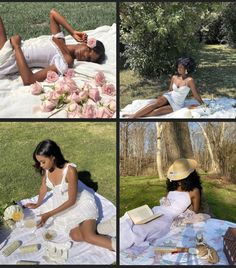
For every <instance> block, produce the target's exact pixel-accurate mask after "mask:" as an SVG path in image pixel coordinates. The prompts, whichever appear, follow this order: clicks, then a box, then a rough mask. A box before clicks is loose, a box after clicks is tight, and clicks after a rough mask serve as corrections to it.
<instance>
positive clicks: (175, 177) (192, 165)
mask: <svg viewBox="0 0 236 268" xmlns="http://www.w3.org/2000/svg"><path fill="white" fill-rule="evenodd" d="M186 160H187V161H188V163H189V169H188V170H186V171H184V172H174V164H172V165H171V166H170V167H169V169H168V171H167V177H168V179H169V180H171V181H179V180H183V179H185V178H187V177H188V175H189V174H190V173H192V172H193V171H194V170H195V169H196V168H197V161H196V160H194V159H186Z"/></svg>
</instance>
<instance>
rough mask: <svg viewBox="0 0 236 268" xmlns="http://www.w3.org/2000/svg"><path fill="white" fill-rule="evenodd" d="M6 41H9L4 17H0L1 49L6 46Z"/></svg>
mask: <svg viewBox="0 0 236 268" xmlns="http://www.w3.org/2000/svg"><path fill="white" fill-rule="evenodd" d="M6 41H7V35H6V31H5V27H4V24H3V21H2V18H1V17H0V49H1V48H2V47H3V46H4V44H5V43H6Z"/></svg>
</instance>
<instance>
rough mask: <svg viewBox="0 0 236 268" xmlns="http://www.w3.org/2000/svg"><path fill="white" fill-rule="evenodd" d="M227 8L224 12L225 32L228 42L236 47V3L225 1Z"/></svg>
mask: <svg viewBox="0 0 236 268" xmlns="http://www.w3.org/2000/svg"><path fill="white" fill-rule="evenodd" d="M224 4H225V8H224V10H223V12H222V17H223V25H224V27H223V32H224V35H225V38H226V41H227V42H228V44H229V45H230V46H231V47H233V48H236V16H235V14H236V5H235V3H234V2H232V3H224Z"/></svg>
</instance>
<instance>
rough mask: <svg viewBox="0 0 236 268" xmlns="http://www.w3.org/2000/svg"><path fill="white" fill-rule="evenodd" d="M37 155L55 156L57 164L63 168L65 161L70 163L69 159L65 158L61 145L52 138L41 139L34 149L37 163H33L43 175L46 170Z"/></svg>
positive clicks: (34, 157)
mask: <svg viewBox="0 0 236 268" xmlns="http://www.w3.org/2000/svg"><path fill="white" fill-rule="evenodd" d="M36 155H41V156H45V157H50V156H54V157H55V160H54V161H55V165H56V167H58V168H63V167H64V165H65V163H68V161H67V160H65V158H64V156H63V154H62V152H61V149H60V147H59V146H58V145H57V144H56V142H55V141H52V140H49V139H48V140H43V141H41V142H40V143H39V144H38V145H37V146H36V149H35V150H34V153H33V159H34V161H35V164H34V165H33V166H34V167H35V169H36V170H37V171H39V172H40V174H41V175H43V174H44V172H45V171H44V170H43V169H42V168H41V167H40V163H39V162H38V160H37V159H36Z"/></svg>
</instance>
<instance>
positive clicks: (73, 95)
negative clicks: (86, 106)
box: [70, 92, 81, 103]
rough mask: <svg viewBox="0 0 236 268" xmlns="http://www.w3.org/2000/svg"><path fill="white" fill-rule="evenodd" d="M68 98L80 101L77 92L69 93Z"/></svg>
mask: <svg viewBox="0 0 236 268" xmlns="http://www.w3.org/2000/svg"><path fill="white" fill-rule="evenodd" d="M70 99H71V100H72V101H75V102H76V103H79V102H81V98H80V96H79V92H73V93H72V94H71V95H70Z"/></svg>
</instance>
